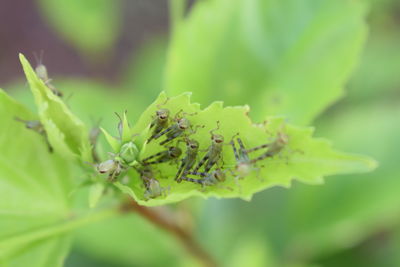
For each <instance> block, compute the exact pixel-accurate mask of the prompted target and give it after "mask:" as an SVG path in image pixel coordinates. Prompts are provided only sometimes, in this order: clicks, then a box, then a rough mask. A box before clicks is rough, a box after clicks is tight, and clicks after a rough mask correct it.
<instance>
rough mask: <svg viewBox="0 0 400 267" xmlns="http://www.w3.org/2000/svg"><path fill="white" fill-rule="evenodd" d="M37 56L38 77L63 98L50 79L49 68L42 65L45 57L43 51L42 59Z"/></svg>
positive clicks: (36, 69) (36, 70)
mask: <svg viewBox="0 0 400 267" xmlns="http://www.w3.org/2000/svg"><path fill="white" fill-rule="evenodd" d="M34 55H35V58H36V61H37V66H36V68H35V72H36V75H37V76H38V77H39V79H41V80H42V81H43V83H44V84H45V85H46V86H47V87H48V88H49V89H50V90H51V91H52V92H53V94H55V95H56V96H58V97H62V96H63V93H62V92H61V91H60V90H58V89H57V88H55V87H54V85H53V84H52V83H51V79H50V78H49V75H48V72H47V68H46V66H45V65H43V63H42V57H43V51H41V53H40V58H38V57H37V56H36V54H34Z"/></svg>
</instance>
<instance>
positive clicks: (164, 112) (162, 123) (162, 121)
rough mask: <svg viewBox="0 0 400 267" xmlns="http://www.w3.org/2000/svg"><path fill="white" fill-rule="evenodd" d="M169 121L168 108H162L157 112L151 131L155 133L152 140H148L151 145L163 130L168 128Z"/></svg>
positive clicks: (151, 137)
mask: <svg viewBox="0 0 400 267" xmlns="http://www.w3.org/2000/svg"><path fill="white" fill-rule="evenodd" d="M168 121H169V110H168V109H166V108H162V109H159V110H157V111H156V116H155V119H154V120H153V121H152V122H151V124H150V129H153V128H154V129H153V132H152V134H151V136H150V138H149V139H148V140H147V142H148V143H150V141H151V140H153V139H154V138H155V137H156V136H157V135H158V134H159V133H160V132H161V131H162V130H164V129H165V128H167V127H168Z"/></svg>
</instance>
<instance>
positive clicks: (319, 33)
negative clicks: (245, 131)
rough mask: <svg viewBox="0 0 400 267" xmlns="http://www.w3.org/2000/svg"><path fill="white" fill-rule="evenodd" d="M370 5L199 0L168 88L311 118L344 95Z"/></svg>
mask: <svg viewBox="0 0 400 267" xmlns="http://www.w3.org/2000/svg"><path fill="white" fill-rule="evenodd" d="M365 10H366V8H365V6H364V5H363V4H362V3H361V2H360V1H349V0H338V1H330V0H318V1H314V0H307V1H301V2H299V1H297V0H289V1H279V0H269V1H266V0H249V1H239V0H233V1H232V0H219V1H216V0H209V1H198V2H196V4H195V5H194V7H193V8H192V11H191V12H190V14H189V16H188V17H187V18H186V19H185V20H183V22H182V23H181V24H180V25H178V26H177V28H176V30H175V31H174V34H173V36H172V40H171V43H170V47H169V51H168V59H167V66H166V76H165V86H164V89H165V90H167V92H169V93H171V94H174V95H176V94H178V93H182V92H185V91H191V92H193V93H195V98H194V100H195V101H198V102H200V103H202V104H210V103H211V102H212V101H214V100H223V101H224V102H225V103H226V104H228V105H243V104H249V105H250V106H251V107H252V113H251V117H253V118H256V119H259V120H262V119H264V118H265V116H266V115H267V114H270V115H285V116H287V117H288V118H289V119H290V120H291V121H292V122H294V123H299V124H308V123H310V121H312V119H313V118H314V117H315V116H316V115H318V114H319V113H320V112H321V111H322V110H323V109H325V108H326V107H327V106H328V105H330V104H332V103H333V102H334V101H336V100H337V99H338V98H339V97H341V96H342V95H343V85H344V83H345V81H346V80H347V79H348V77H349V75H350V73H351V71H352V70H353V68H354V65H355V63H356V61H357V58H358V54H359V52H360V49H361V47H362V44H363V43H364V40H365V37H366V31H367V29H366V25H365V23H364V16H365V13H366V12H365Z"/></svg>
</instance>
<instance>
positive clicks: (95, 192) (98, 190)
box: [89, 182, 104, 209]
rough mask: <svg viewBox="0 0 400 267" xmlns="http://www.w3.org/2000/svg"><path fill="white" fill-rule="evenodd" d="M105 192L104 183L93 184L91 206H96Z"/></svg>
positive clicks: (90, 194)
mask: <svg viewBox="0 0 400 267" xmlns="http://www.w3.org/2000/svg"><path fill="white" fill-rule="evenodd" d="M103 193H104V183H100V182H99V183H95V184H92V185H91V186H90V188H89V207H90V208H91V209H93V208H95V207H96V205H97V203H98V202H99V200H100V198H101V196H102V195H103Z"/></svg>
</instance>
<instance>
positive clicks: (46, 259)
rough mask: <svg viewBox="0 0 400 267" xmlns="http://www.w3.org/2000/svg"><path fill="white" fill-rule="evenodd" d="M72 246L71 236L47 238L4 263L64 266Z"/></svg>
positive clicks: (30, 266)
mask: <svg viewBox="0 0 400 267" xmlns="http://www.w3.org/2000/svg"><path fill="white" fill-rule="evenodd" d="M70 246H71V238H70V237H68V236H60V237H55V238H50V239H46V240H44V241H41V242H39V243H37V244H35V245H34V246H32V247H30V248H29V249H27V250H24V251H22V252H21V253H20V254H17V255H16V256H14V257H13V259H12V260H10V261H6V262H4V263H5V264H6V265H5V266H7V267H21V266H29V267H62V266H64V260H65V258H66V256H67V254H68V252H69V250H70ZM2 266H3V265H2Z"/></svg>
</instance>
